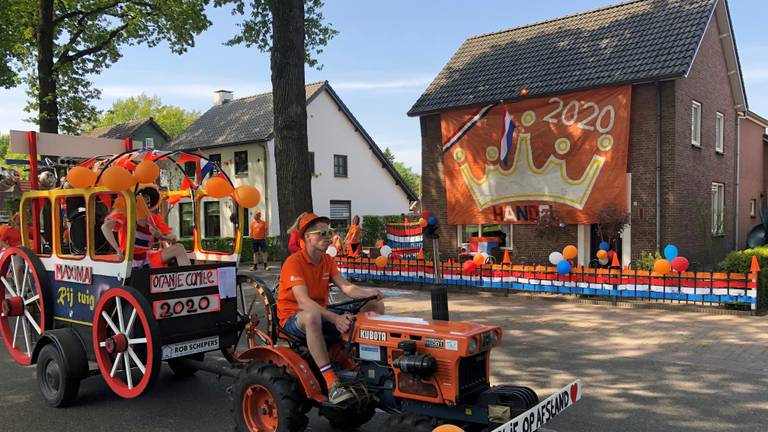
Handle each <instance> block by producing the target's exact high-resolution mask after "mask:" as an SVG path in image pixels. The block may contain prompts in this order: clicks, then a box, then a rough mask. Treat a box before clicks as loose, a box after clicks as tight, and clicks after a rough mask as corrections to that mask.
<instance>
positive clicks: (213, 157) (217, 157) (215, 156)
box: [207, 153, 221, 177]
mask: <svg viewBox="0 0 768 432" xmlns="http://www.w3.org/2000/svg"><path fill="white" fill-rule="evenodd" d="M207 159H208V161H209V162H214V165H213V169H211V177H213V176H215V175H218V174H219V173H220V172H221V170H220V169H219V168H220V167H221V153H211V154H209V155H208V156H207Z"/></svg>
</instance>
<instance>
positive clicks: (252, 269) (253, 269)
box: [251, 266, 259, 271]
mask: <svg viewBox="0 0 768 432" xmlns="http://www.w3.org/2000/svg"><path fill="white" fill-rule="evenodd" d="M258 270H259V268H258V267H257V266H253V267H251V271H258Z"/></svg>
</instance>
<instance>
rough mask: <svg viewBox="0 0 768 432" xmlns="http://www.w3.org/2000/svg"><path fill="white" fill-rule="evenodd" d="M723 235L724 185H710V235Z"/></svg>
mask: <svg viewBox="0 0 768 432" xmlns="http://www.w3.org/2000/svg"><path fill="white" fill-rule="evenodd" d="M724 233H725V185H724V184H722V183H712V235H723V234H724Z"/></svg>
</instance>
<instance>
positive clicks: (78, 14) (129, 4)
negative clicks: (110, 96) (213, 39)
mask: <svg viewBox="0 0 768 432" xmlns="http://www.w3.org/2000/svg"><path fill="white" fill-rule="evenodd" d="M210 1H211V0H124V1H119V0H58V1H54V0H38V1H32V0H0V6H2V7H0V36H3V35H4V34H7V33H8V31H9V30H8V28H9V27H11V28H10V30H11V33H12V36H13V39H11V40H10V41H7V40H3V42H0V59H2V60H5V61H3V66H0V84H3V85H5V86H9V85H13V84H15V83H17V82H18V77H21V80H22V81H23V82H24V83H25V84H26V86H27V94H28V95H29V97H30V100H29V102H28V104H27V107H26V110H27V112H32V113H34V112H36V113H37V116H36V117H35V118H33V119H31V120H33V121H35V122H37V123H38V124H39V126H40V131H42V132H54V133H58V132H59V130H61V131H64V132H68V133H73V132H78V129H79V127H80V126H81V125H83V124H90V123H91V122H92V121H93V119H94V118H96V116H97V111H96V108H95V107H94V106H93V105H92V104H91V101H92V100H94V99H98V98H99V96H100V95H101V92H100V91H99V90H98V89H96V88H94V87H93V84H92V83H91V82H90V80H89V77H90V76H92V75H96V74H99V73H101V72H102V71H103V70H104V69H106V68H109V67H110V66H111V65H112V64H114V63H115V62H117V61H118V60H119V59H120V57H121V56H122V54H121V53H120V49H121V48H122V47H124V46H127V45H138V44H146V45H148V46H150V47H154V46H157V45H158V44H160V43H161V42H164V41H165V42H167V43H168V45H169V47H170V50H171V51H172V52H174V53H177V54H181V53H183V52H185V51H186V50H187V48H188V47H190V46H193V45H194V38H195V36H196V35H198V34H200V33H201V32H202V31H204V30H206V29H207V28H208V27H209V26H210V25H211V22H210V21H209V20H208V18H207V17H206V14H205V7H206V5H208V4H209V3H210ZM219 1H226V0H219ZM9 80H11V81H9Z"/></svg>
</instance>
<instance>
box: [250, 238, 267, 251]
mask: <svg viewBox="0 0 768 432" xmlns="http://www.w3.org/2000/svg"><path fill="white" fill-rule="evenodd" d="M253 251H254V252H266V251H267V241H266V240H265V239H261V240H255V239H254V240H253Z"/></svg>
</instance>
